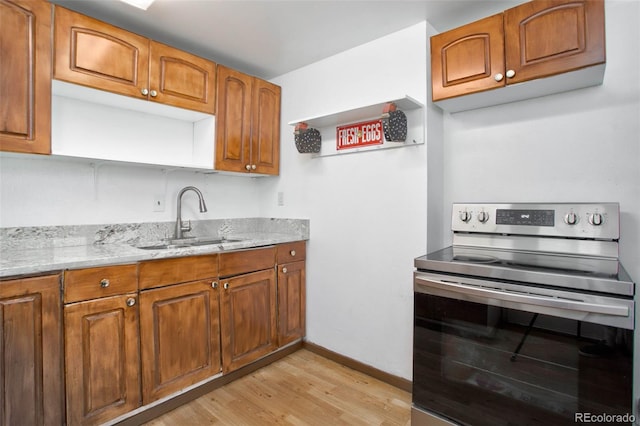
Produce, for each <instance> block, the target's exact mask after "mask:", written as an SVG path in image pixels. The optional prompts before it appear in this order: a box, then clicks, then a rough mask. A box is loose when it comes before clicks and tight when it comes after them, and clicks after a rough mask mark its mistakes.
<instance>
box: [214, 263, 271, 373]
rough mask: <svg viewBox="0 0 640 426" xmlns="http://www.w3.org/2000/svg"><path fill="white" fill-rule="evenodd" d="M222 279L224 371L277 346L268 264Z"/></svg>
mask: <svg viewBox="0 0 640 426" xmlns="http://www.w3.org/2000/svg"><path fill="white" fill-rule="evenodd" d="M274 260H275V259H274ZM222 282H223V290H222V311H221V315H220V317H221V322H222V362H223V370H224V372H225V373H227V372H230V371H233V370H236V369H238V368H240V367H242V366H244V365H247V364H249V363H251V362H253V361H255V360H257V359H258V358H261V357H263V356H264V355H267V354H268V353H270V352H272V351H274V350H275V349H276V348H277V347H278V335H277V329H276V274H275V269H274V267H273V266H272V267H271V268H270V269H265V270H262V271H258V272H252V273H248V274H243V275H238V276H234V277H230V278H227V279H224V280H222Z"/></svg>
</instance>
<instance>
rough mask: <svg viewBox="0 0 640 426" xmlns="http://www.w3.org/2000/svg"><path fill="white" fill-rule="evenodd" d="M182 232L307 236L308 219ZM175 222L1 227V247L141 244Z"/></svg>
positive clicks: (195, 226)
mask: <svg viewBox="0 0 640 426" xmlns="http://www.w3.org/2000/svg"><path fill="white" fill-rule="evenodd" d="M191 226H192V230H191V231H190V232H188V233H185V236H198V237H200V236H209V237H210V236H215V237H227V236H233V235H242V234H255V233H261V234H262V233H264V234H296V235H299V236H300V238H301V239H308V238H309V220H308V219H278V218H242V219H212V220H198V221H191ZM174 230H175V222H148V223H122V224H105V225H77V226H75V225H72V226H34V227H16V228H0V247H2V250H11V249H12V248H14V247H15V248H17V247H19V248H21V249H29V248H45V247H69V246H83V245H91V244H92V245H101V244H121V243H124V244H129V245H141V244H145V243H153V242H157V241H161V240H164V239H168V238H171V237H173V235H174Z"/></svg>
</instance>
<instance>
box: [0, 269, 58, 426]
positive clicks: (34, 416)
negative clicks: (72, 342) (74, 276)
mask: <svg viewBox="0 0 640 426" xmlns="http://www.w3.org/2000/svg"><path fill="white" fill-rule="evenodd" d="M61 317H62V302H61V301H60V275H57V274H56V275H48V276H43V277H33V278H24V279H14V280H6V281H0V336H2V338H1V339H0V376H1V377H2V380H0V395H1V396H2V401H0V424H2V425H60V424H63V423H64V420H63V413H64V410H63V406H64V402H63V396H64V391H63V389H64V388H63V379H62V328H61V325H62V318H61Z"/></svg>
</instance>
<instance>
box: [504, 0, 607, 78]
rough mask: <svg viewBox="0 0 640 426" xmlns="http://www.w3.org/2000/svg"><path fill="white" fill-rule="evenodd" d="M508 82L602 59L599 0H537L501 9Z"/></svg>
mask: <svg viewBox="0 0 640 426" xmlns="http://www.w3.org/2000/svg"><path fill="white" fill-rule="evenodd" d="M504 20H505V22H504V27H505V39H506V42H505V44H506V45H505V52H506V62H507V69H508V70H513V71H515V76H514V77H512V78H509V81H508V83H518V82H521V81H526V80H531V79H534V78H539V77H546V76H550V75H554V74H559V73H563V72H567V71H573V70H576V69H579V68H584V67H587V66H591V65H596V64H601V63H604V62H605V36H604V1H602V0H583V1H574V0H563V1H558V0H553V1H552V0H539V1H534V2H528V3H525V4H522V5H520V6H517V7H514V8H512V9H509V10H507V11H505V12H504Z"/></svg>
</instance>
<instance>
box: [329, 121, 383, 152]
mask: <svg viewBox="0 0 640 426" xmlns="http://www.w3.org/2000/svg"><path fill="white" fill-rule="evenodd" d="M383 143H384V132H383V131H382V120H373V121H365V122H362V123H354V124H349V125H346V126H339V127H337V128H336V148H337V149H338V150H341V149H351V148H361V147H363V146H369V145H382V144H383Z"/></svg>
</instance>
